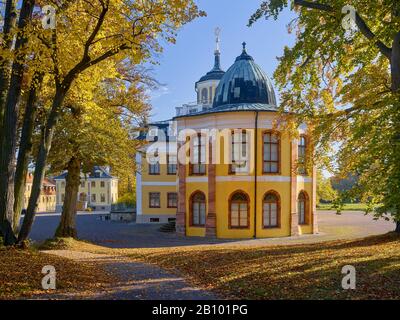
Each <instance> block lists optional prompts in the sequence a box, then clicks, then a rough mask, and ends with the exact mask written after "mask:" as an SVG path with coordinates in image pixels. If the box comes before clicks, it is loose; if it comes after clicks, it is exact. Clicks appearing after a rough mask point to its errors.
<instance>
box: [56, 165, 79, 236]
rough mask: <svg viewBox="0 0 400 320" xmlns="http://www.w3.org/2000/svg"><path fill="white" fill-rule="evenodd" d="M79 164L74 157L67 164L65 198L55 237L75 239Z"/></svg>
mask: <svg viewBox="0 0 400 320" xmlns="http://www.w3.org/2000/svg"><path fill="white" fill-rule="evenodd" d="M80 173H81V163H80V160H79V159H78V158H76V157H72V158H71V160H70V161H69V163H68V175H67V178H66V186H65V198H64V203H63V210H62V214H61V221H60V224H59V226H58V228H57V231H56V233H55V237H56V238H57V237H62V238H67V237H72V238H76V236H77V233H76V228H75V218H76V205H77V200H78V191H79V184H80V180H81V179H80Z"/></svg>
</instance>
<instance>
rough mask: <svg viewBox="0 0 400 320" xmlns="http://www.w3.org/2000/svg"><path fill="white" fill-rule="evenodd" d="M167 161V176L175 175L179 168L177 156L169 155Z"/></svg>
mask: <svg viewBox="0 0 400 320" xmlns="http://www.w3.org/2000/svg"><path fill="white" fill-rule="evenodd" d="M167 161H168V166H167V174H170V175H175V174H176V167H177V157H176V155H168V158H167Z"/></svg>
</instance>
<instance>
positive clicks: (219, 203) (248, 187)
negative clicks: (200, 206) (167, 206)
mask: <svg viewBox="0 0 400 320" xmlns="http://www.w3.org/2000/svg"><path fill="white" fill-rule="evenodd" d="M207 127H209V128H210V129H213V128H218V129H220V130H223V129H225V128H242V129H248V130H250V135H251V139H252V141H253V139H254V132H255V125H254V113H250V112H246V113H245V112H244V113H231V114H228V113H227V114H214V115H207V116H199V117H190V118H186V119H181V120H179V122H178V130H182V129H183V128H192V129H199V130H200V129H203V128H207ZM258 127H259V129H258V131H257V135H258V145H257V150H258V151H257V152H258V161H257V162H258V166H257V199H256V207H257V213H256V221H257V222H256V223H257V228H256V231H254V223H255V219H254V206H255V199H254V198H255V190H254V188H255V187H254V185H255V184H254V168H250V172H249V173H246V174H238V175H232V174H230V173H229V165H228V164H219V165H216V190H215V193H216V194H215V198H216V201H215V203H216V236H217V237H218V238H251V237H254V236H256V237H260V238H263V237H284V236H290V235H291V234H296V233H298V234H307V233H313V232H314V226H313V219H314V216H313V213H314V212H315V186H314V184H313V178H314V177H315V172H312V173H311V176H301V175H297V174H293V169H292V168H294V165H295V164H294V163H292V161H291V157H292V155H291V149H292V147H291V144H292V141H291V139H290V137H289V136H288V135H285V134H282V133H281V145H280V146H281V148H280V159H281V161H280V172H279V173H276V174H263V173H262V166H263V162H262V159H263V158H262V157H263V155H262V154H263V133H264V132H265V130H271V129H274V128H275V126H274V114H272V113H262V114H260V116H259V121H258ZM300 133H304V129H301V130H300ZM226 140H227V138H225V140H224V138H223V136H221V135H218V137H217V142H216V148H217V149H219V150H220V159H221V161H223V159H224V156H225V155H224V144H226V143H227V141H226ZM294 143H297V142H296V141H294ZM296 146H297V144H296ZM227 147H228V148H227V149H226V150H230V148H229V142H228V145H227ZM254 156H255V154H254V150H251V160H250V161H251V163H254ZM207 171H208V170H207ZM188 172H189V169H188V167H187V168H186V193H185V199H186V213H185V227H186V235H188V236H204V235H205V233H206V228H205V227H193V226H191V223H190V201H189V199H190V197H191V195H192V194H193V193H194V192H195V191H202V192H203V193H204V194H205V195H206V198H207V202H208V184H207V181H208V177H207V175H204V176H190V175H189V173H188ZM293 175H294V179H295V180H294V181H295V183H293V182H292V176H293ZM292 189H293V190H292ZM239 190H240V191H243V192H245V193H246V194H247V195H248V197H249V199H250V203H249V227H248V228H246V229H230V228H229V198H230V196H231V195H232V194H233V193H234V192H236V191H239ZM268 191H275V192H277V193H278V194H279V197H280V207H281V223H280V227H279V228H268V229H264V228H263V222H262V221H263V220H262V219H263V216H262V214H263V208H262V207H263V198H264V195H265V194H266V193H267V192H268ZM292 191H293V193H294V194H295V196H296V197H297V196H298V194H299V193H300V192H301V191H305V192H306V193H307V195H308V198H309V202H308V212H309V215H310V216H309V223H308V225H301V226H297V227H295V228H294V229H297V231H295V233H293V229H292V220H293V219H298V217H297V215H295V214H296V213H297V201H295V202H293V203H292V202H291V193H292ZM207 206H208V203H207ZM207 212H208V208H207ZM293 223H294V222H293ZM255 232H256V234H254V233H255Z"/></svg>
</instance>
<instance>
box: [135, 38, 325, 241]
mask: <svg viewBox="0 0 400 320" xmlns="http://www.w3.org/2000/svg"><path fill="white" fill-rule="evenodd" d="M195 88H196V93H197V103H193V104H187V105H183V106H182V107H178V108H176V109H177V110H176V111H177V113H176V117H175V118H174V119H172V121H166V122H159V123H154V124H152V125H150V126H149V130H148V132H147V140H148V141H149V143H148V144H147V145H146V146H145V147H144V148H143V149H142V150H141V152H139V153H138V154H137V158H136V160H137V165H138V168H139V169H138V171H137V176H136V179H137V183H136V195H137V222H138V223H150V222H155V223H157V222H167V221H171V220H175V219H176V231H177V233H179V234H181V235H186V236H200V237H217V238H253V237H255V238H267V237H284V236H290V235H299V234H311V233H316V232H317V219H316V208H315V204H316V202H315V198H316V196H315V195H316V173H315V169H309V168H308V166H306V160H307V159H306V158H307V155H308V152H309V148H310V147H311V146H310V144H309V141H310V139H309V138H310V137H309V136H308V132H307V127H306V126H305V125H303V126H301V127H300V128H299V129H298V135H297V136H296V137H290V136H289V134H288V133H287V132H285V130H284V129H283V126H280V125H279V123H280V121H279V119H280V114H278V107H277V102H276V97H275V92H274V88H273V86H272V83H271V81H270V80H269V78H268V76H267V75H266V74H265V72H264V71H263V70H262V69H261V68H260V66H259V65H257V64H256V62H255V61H254V59H253V57H252V56H250V55H249V54H248V53H247V50H246V44H245V43H244V44H243V51H242V53H241V54H240V55H239V56H238V57H237V58H236V61H235V62H234V64H233V65H232V66H231V67H230V68H229V69H228V70H227V71H226V72H224V71H222V69H221V66H220V51H219V46H218V40H217V50H216V51H215V64H214V68H213V69H212V70H211V71H210V72H208V73H207V74H206V75H205V76H203V77H202V78H201V79H200V80H199V81H198V82H197V83H196V85H195ZM141 138H142V139H144V137H143V136H142V137H141ZM307 163H308V161H307Z"/></svg>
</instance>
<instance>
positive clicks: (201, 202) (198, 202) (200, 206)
mask: <svg viewBox="0 0 400 320" xmlns="http://www.w3.org/2000/svg"><path fill="white" fill-rule="evenodd" d="M190 213H191V222H192V225H193V226H205V224H206V196H205V195H204V193H203V192H200V191H199V192H196V193H195V194H193V195H192V197H191V199H190Z"/></svg>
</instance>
